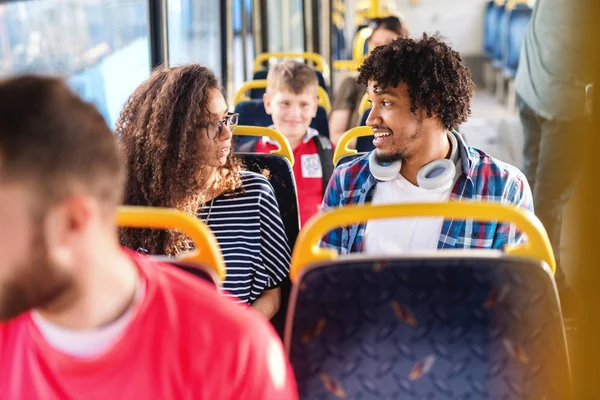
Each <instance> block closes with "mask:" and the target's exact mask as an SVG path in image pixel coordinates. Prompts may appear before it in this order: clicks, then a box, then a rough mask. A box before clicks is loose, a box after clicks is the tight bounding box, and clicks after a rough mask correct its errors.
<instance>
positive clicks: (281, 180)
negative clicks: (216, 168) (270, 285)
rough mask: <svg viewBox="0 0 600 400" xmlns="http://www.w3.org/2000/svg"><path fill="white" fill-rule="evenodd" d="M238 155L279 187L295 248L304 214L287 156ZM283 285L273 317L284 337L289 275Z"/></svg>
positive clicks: (277, 193) (279, 199) (281, 209)
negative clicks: (276, 310) (277, 308)
mask: <svg viewBox="0 0 600 400" xmlns="http://www.w3.org/2000/svg"><path fill="white" fill-rule="evenodd" d="M237 155H238V156H239V158H240V159H241V160H242V163H243V164H244V167H245V169H247V170H248V171H252V172H256V173H260V174H263V175H265V176H267V178H268V179H269V182H270V183H271V186H273V190H274V191H275V197H276V198H277V204H278V205H279V212H280V214H281V218H282V220H283V225H284V227H285V233H286V236H287V238H288V242H289V245H290V249H293V248H294V244H295V243H296V238H297V237H298V232H299V231H300V214H299V211H298V192H297V190H296V181H295V179H294V172H293V170H292V166H291V165H290V163H289V161H288V160H287V159H286V158H284V157H282V156H279V155H274V154H257V153H237ZM280 289H281V304H280V307H279V311H278V312H277V314H276V315H275V316H274V317H273V318H272V319H271V323H272V324H273V326H274V327H275V330H276V331H277V332H278V333H279V335H280V337H283V329H284V326H285V321H286V315H287V310H288V307H287V305H288V298H289V295H290V289H291V283H290V280H289V278H286V279H285V280H284V281H283V282H282V283H281V285H280Z"/></svg>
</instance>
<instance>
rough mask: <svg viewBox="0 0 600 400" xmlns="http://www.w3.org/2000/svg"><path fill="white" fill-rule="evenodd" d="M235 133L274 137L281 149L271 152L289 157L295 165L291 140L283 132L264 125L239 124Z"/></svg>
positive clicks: (291, 163) (292, 164)
mask: <svg viewBox="0 0 600 400" xmlns="http://www.w3.org/2000/svg"><path fill="white" fill-rule="evenodd" d="M233 134H234V135H239V136H267V137H269V138H270V139H273V140H274V141H276V142H277V144H278V145H279V149H278V150H272V151H271V154H276V155H278V156H282V157H285V158H287V159H288V161H289V162H290V165H291V166H292V167H293V166H294V152H293V151H292V147H291V146H290V142H288V140H287V139H286V137H285V136H283V133H281V132H279V131H276V130H275V129H271V128H265V127H263V126H247V125H238V127H237V128H235V132H233Z"/></svg>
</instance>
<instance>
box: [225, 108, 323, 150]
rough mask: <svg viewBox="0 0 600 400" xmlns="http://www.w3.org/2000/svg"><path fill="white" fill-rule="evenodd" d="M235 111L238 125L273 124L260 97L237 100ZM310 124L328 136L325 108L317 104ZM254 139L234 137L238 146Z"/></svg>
mask: <svg viewBox="0 0 600 400" xmlns="http://www.w3.org/2000/svg"><path fill="white" fill-rule="evenodd" d="M235 112H236V113H238V114H239V115H240V116H239V120H238V123H239V125H250V126H265V127H268V126H270V125H272V124H273V119H272V118H271V116H270V115H269V114H267V112H266V111H265V104H264V102H263V100H262V99H260V100H249V101H242V102H239V103H238V104H237V105H236V106H235ZM310 126H311V128H314V129H316V130H317V131H318V132H319V134H320V135H323V136H325V137H329V122H328V118H327V112H326V111H325V108H323V107H321V106H318V108H317V116H316V117H315V118H313V120H312V122H311V123H310ZM256 139H257V137H254V136H239V137H236V141H235V146H236V148H239V146H242V145H243V144H245V143H248V142H250V141H252V140H256Z"/></svg>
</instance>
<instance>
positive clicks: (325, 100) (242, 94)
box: [233, 79, 331, 114]
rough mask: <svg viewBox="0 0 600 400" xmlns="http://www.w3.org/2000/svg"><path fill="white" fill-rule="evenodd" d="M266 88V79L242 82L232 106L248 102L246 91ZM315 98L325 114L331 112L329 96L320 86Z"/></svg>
mask: <svg viewBox="0 0 600 400" xmlns="http://www.w3.org/2000/svg"><path fill="white" fill-rule="evenodd" d="M266 87H267V80H266V79H256V80H254V81H247V82H244V84H243V85H242V87H241V88H240V89H239V90H238V91H237V93H236V94H235V97H234V98H233V105H234V106H235V105H236V104H238V103H240V102H242V101H248V100H250V98H249V97H247V96H246V92H247V91H248V90H250V89H265V88H266ZM317 96H318V103H319V105H320V106H322V107H323V108H325V111H327V114H329V113H330V112H331V102H330V101H329V95H328V94H327V92H326V91H325V89H323V88H322V87H321V86H318V87H317Z"/></svg>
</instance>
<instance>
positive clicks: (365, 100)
mask: <svg viewBox="0 0 600 400" xmlns="http://www.w3.org/2000/svg"><path fill="white" fill-rule="evenodd" d="M369 100H370V99H369V95H368V94H367V93H365V94H364V95H363V97H362V99H360V103H358V118H362V115H363V114H364V112H365V110H366V109H367V108H369V107H371V105H370V104H369Z"/></svg>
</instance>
